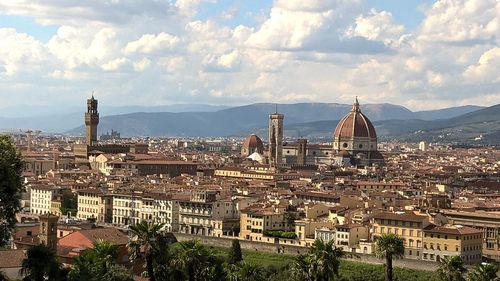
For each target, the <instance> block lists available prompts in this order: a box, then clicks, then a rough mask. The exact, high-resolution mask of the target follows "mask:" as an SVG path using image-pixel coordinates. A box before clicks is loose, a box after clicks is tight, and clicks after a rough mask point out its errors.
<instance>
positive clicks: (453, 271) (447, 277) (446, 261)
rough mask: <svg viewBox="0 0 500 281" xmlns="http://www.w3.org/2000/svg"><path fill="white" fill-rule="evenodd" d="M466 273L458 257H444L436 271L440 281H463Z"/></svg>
mask: <svg viewBox="0 0 500 281" xmlns="http://www.w3.org/2000/svg"><path fill="white" fill-rule="evenodd" d="M465 271H466V269H465V267H464V263H463V261H462V259H461V258H460V257H459V256H451V257H444V258H443V259H442V260H441V262H440V264H439V269H438V271H437V273H438V276H439V279H440V280H441V281H463V280H464V278H463V276H462V275H463V274H464V272H465Z"/></svg>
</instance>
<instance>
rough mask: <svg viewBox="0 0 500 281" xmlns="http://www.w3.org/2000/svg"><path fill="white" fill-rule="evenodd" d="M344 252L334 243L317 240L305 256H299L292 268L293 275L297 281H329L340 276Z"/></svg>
mask: <svg viewBox="0 0 500 281" xmlns="http://www.w3.org/2000/svg"><path fill="white" fill-rule="evenodd" d="M341 256H342V250H340V249H339V248H336V247H335V246H334V241H333V240H331V241H329V242H327V243H325V242H323V240H319V239H317V240H316V241H314V243H313V244H312V246H311V249H309V252H308V253H307V254H305V255H299V256H297V257H296V258H295V259H294V262H293V263H292V266H291V269H290V270H291V275H292V276H293V278H294V279H295V280H297V281H302V280H305V281H313V280H314V281H316V280H317V281H328V280H334V279H335V277H338V276H339V266H340V257H341Z"/></svg>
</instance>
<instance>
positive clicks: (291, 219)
mask: <svg viewBox="0 0 500 281" xmlns="http://www.w3.org/2000/svg"><path fill="white" fill-rule="evenodd" d="M284 218H285V221H286V224H287V226H288V228H292V227H293V226H295V219H297V215H296V214H295V213H294V212H286V213H285V215H284Z"/></svg>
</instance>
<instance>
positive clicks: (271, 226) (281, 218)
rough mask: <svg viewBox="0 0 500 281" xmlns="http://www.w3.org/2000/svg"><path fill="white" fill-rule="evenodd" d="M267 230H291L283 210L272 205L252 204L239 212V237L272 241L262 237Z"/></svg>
mask: <svg viewBox="0 0 500 281" xmlns="http://www.w3.org/2000/svg"><path fill="white" fill-rule="evenodd" d="M267 231H291V229H290V226H289V225H288V223H287V222H286V220H285V212H284V211H281V210H277V209H275V208H274V207H267V208H264V207H263V206H261V205H260V204H255V205H252V206H250V207H248V208H246V209H244V210H241V213H240V237H241V238H243V239H246V240H251V241H263V242H273V241H274V238H270V237H267V238H266V237H264V236H265V233H266V232H267Z"/></svg>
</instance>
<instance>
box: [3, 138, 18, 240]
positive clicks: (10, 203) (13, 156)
mask: <svg viewBox="0 0 500 281" xmlns="http://www.w3.org/2000/svg"><path fill="white" fill-rule="evenodd" d="M23 167H24V163H23V161H22V158H21V154H20V153H19V151H18V150H17V149H16V147H15V146H14V143H12V140H11V139H10V137H8V136H0V247H3V246H5V245H6V244H7V242H8V241H9V238H10V233H11V231H12V229H13V228H14V225H15V224H16V222H17V221H16V213H17V212H19V210H20V209H21V206H20V204H19V201H20V199H21V192H22V191H23V184H22V180H21V173H22V170H23Z"/></svg>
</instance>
